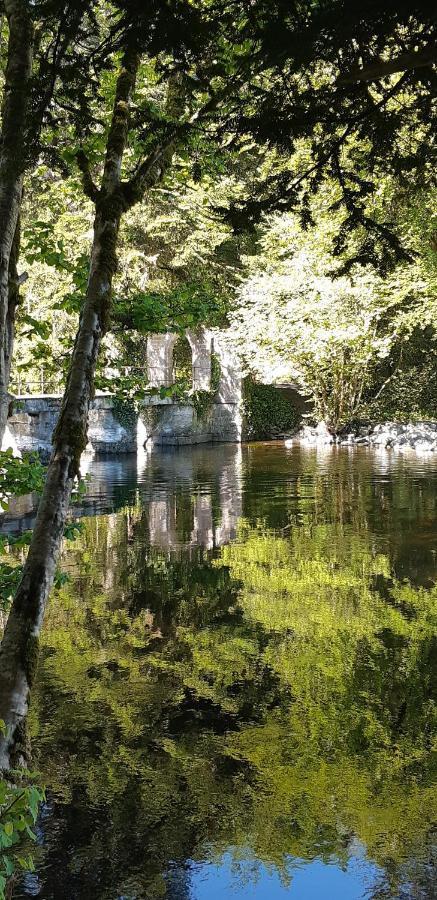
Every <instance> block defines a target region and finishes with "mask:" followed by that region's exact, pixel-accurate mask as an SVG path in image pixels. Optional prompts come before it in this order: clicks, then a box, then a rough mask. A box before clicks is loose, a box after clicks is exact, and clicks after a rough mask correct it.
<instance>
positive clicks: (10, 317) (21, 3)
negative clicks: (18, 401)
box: [0, 0, 33, 446]
mask: <svg viewBox="0 0 437 900" xmlns="http://www.w3.org/2000/svg"><path fill="white" fill-rule="evenodd" d="M4 6H5V11H6V16H7V19H8V24H9V40H8V59H7V65H6V74H5V84H4V89H3V108H2V132H1V143H0V446H1V441H2V440H3V434H4V430H5V426H6V421H7V416H8V408H9V375H10V368H11V359H12V349H13V335H14V323H15V306H16V291H15V289H14V288H13V287H12V290H10V269H11V259H10V258H11V251H12V248H13V244H14V236H15V235H16V234H17V225H18V219H19V215H20V207H21V198H22V193H23V175H24V170H25V167H26V150H25V145H26V137H25V132H26V107H27V97H28V92H29V81H30V75H31V71H32V52H33V24H32V18H31V15H30V9H29V5H28V3H27V2H26V0H5V3H4Z"/></svg>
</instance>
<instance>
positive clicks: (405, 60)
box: [337, 44, 437, 84]
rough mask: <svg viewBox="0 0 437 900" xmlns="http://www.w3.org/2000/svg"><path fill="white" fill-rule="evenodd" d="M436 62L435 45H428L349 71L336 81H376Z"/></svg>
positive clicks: (352, 82) (344, 82)
mask: <svg viewBox="0 0 437 900" xmlns="http://www.w3.org/2000/svg"><path fill="white" fill-rule="evenodd" d="M435 62H437V45H436V44H428V46H427V47H423V49H422V50H416V51H414V50H412V51H410V52H407V53H400V54H399V56H396V57H395V58H394V59H387V60H382V59H378V60H376V61H375V62H372V63H370V64H369V65H367V66H364V68H362V69H360V68H357V69H351V71H350V72H348V73H347V74H346V75H342V76H341V77H340V78H338V80H337V84H355V82H357V81H378V80H379V79H380V78H386V77H387V75H394V74H395V73H396V72H407V71H408V72H409V71H411V70H412V69H419V68H423V67H424V66H432V65H433V64H434V63H435Z"/></svg>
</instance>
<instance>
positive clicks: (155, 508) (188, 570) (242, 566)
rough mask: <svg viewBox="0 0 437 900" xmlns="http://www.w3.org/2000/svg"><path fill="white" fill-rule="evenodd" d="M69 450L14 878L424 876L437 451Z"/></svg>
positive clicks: (216, 890)
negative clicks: (83, 472) (68, 508)
mask: <svg viewBox="0 0 437 900" xmlns="http://www.w3.org/2000/svg"><path fill="white" fill-rule="evenodd" d="M89 474H90V483H89V490H88V494H87V497H86V498H85V499H83V500H81V501H80V505H79V507H78V508H77V510H76V513H77V515H78V517H80V520H81V522H82V531H81V533H80V534H79V535H78V537H77V539H76V540H75V541H74V542H72V543H71V542H70V543H69V545H68V546H66V548H65V551H64V556H63V564H62V565H63V570H64V571H65V573H67V574H68V576H69V578H68V581H67V583H66V584H64V585H63V587H62V588H60V589H59V590H58V591H57V592H56V593H55V594H54V595H53V597H52V600H51V603H50V607H49V610H48V614H47V619H46V623H45V626H44V632H43V637H42V652H41V660H40V666H39V673H38V680H37V685H36V689H35V691H34V695H33V701H32V708H31V715H30V732H31V739H32V746H33V751H34V756H35V760H36V764H37V765H38V767H39V769H40V771H41V772H42V775H43V777H44V779H45V781H46V783H47V786H48V790H47V803H46V805H45V806H44V809H43V811H42V815H41V818H40V822H39V826H38V850H37V870H36V873H35V874H33V875H30V876H28V877H27V878H26V879H25V882H24V883H23V884H22V885H21V887H20V889H19V892H18V895H17V896H20V897H22V898H24V897H41V898H46V900H61V898H62V900H73V898H74V900H76V898H78V900H79V898H80V900H88V898H89V900H103V898H104V900H116V898H118V900H122V898H123V900H140V898H141V900H142V898H147V900H149V898H150V900H154V898H167V900H206V898H208V900H214V898H234V900H243V898H251V900H261V898H262V900H288V898H291V900H316V898H317V900H319V898H320V900H364V898H369V900H370V898H371V900H393V898H397V900H404V898H411V900H412V898H420V900H422V898H423V900H430V898H433V897H437V892H436V888H435V881H436V878H435V876H436V867H435V861H436V852H435V851H436V832H435V825H436V819H437V816H436V809H437V796H436V779H435V771H436V767H435V757H433V752H432V751H433V742H434V741H435V708H436V707H435V702H436V681H437V679H436V669H437V653H436V649H437V641H436V605H437V587H436V583H437V555H436V549H437V526H436V506H437V494H436V486H437V460H436V459H434V457H433V456H432V455H431V456H429V457H418V456H413V455H412V456H409V457H407V456H401V455H400V454H398V455H395V454H393V453H392V454H390V453H388V452H385V451H384V452H381V453H375V452H371V451H369V450H365V449H362V450H358V449H353V450H348V449H346V448H345V449H337V450H336V449H327V450H323V451H316V450H304V449H301V448H295V449H293V450H286V449H285V448H284V447H283V445H279V444H259V445H250V446H247V447H243V448H239V447H235V446H229V445H223V446H216V447H201V448H190V449H181V450H176V451H171V452H154V453H152V454H151V455H150V456H147V457H143V458H141V459H140V460H139V461H137V460H136V459H135V458H134V457H132V458H129V459H127V458H121V459H117V460H111V459H107V460H95V461H94V462H93V463H91V465H90V472H89ZM12 513H13V511H12V512H11V515H10V518H11V516H12ZM20 515H21V518H20V516H18V517H16V519H15V528H16V529H20V528H21V527H25V526H27V525H28V524H29V520H30V519H31V518H32V510H31V509H30V508H29V509H24V510H22V511H21V514H20ZM9 524H10V525H13V524H14V523H13V522H12V521H10V523H9ZM434 746H435V745H434Z"/></svg>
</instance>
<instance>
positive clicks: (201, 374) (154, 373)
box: [9, 365, 211, 396]
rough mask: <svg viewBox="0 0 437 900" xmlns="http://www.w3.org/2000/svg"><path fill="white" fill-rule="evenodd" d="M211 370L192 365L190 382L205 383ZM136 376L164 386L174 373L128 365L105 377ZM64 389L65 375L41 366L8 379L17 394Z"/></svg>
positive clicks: (155, 368)
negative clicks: (27, 373)
mask: <svg viewBox="0 0 437 900" xmlns="http://www.w3.org/2000/svg"><path fill="white" fill-rule="evenodd" d="M210 376H211V371H210V368H209V367H208V366H192V383H193V384H194V385H196V384H199V383H202V384H207V383H208V380H209V379H210ZM132 377H134V378H137V379H138V381H141V382H142V386H144V387H147V386H150V387H154V386H157V387H164V386H167V387H168V386H170V385H171V384H173V383H175V381H176V380H177V379H176V375H175V373H174V372H173V373H172V374H171V376H170V375H168V374H167V373H166V371H165V368H164V367H163V366H159V365H156V366H150V365H148V366H147V367H146V366H129V367H127V366H126V367H123V368H121V369H118V370H116V371H113V372H107V373H106V374H105V378H106V379H108V380H110V379H112V378H113V379H114V381H116V380H117V379H119V378H120V379H123V378H132ZM64 389H65V377H63V376H61V375H59V376H56V375H54V374H53V373H52V372H50V373H49V372H46V371H45V370H44V369H43V368H42V369H41V370H40V373H39V375H38V376H37V377H35V374H34V373H32V375H31V376H29V377H27V376H26V375H25V374H22V373H19V372H17V373H14V374H13V376H12V377H11V381H10V387H9V390H10V393H11V394H15V395H18V396H38V395H40V394H62V393H63V392H64Z"/></svg>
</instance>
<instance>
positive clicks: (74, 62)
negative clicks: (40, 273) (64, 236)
mask: <svg viewBox="0 0 437 900" xmlns="http://www.w3.org/2000/svg"><path fill="white" fill-rule="evenodd" d="M4 8H5V13H6V19H7V26H8V34H7V60H6V68H5V74H4V84H3V104H2V117H1V118H2V123H1V137H0V443H1V441H2V439H3V434H4V429H5V426H6V420H7V416H8V409H9V400H10V398H9V378H10V370H11V361H12V353H13V344H14V332H15V317H16V309H17V305H18V302H19V285H20V281H21V279H20V278H19V276H18V272H17V265H18V257H19V252H20V215H21V206H22V198H23V186H24V177H25V173H26V171H28V170H29V168H31V167H32V165H35V161H36V159H37V158H38V156H39V154H40V153H41V149H42V147H41V132H42V131H43V129H44V126H45V125H46V124H47V122H48V121H50V122H51V123H52V124H54V123H55V122H56V120H57V112H59V105H58V104H60V105H61V106H62V105H63V104H64V103H67V105H68V104H69V101H71V98H72V97H73V98H74V96H75V92H77V93H78V96H79V97H80V98H81V99H80V102H79V104H78V105H79V108H80V110H81V112H82V116H83V117H85V115H86V103H85V97H86V96H87V93H88V89H89V83H90V80H89V79H87V77H86V69H87V66H86V64H85V55H86V54H85V53H84V52H83V50H82V51H79V47H81V42H82V40H84V44H85V46H87V41H89V34H90V32H92V30H93V14H92V4H90V3H89V2H87V0H72V2H67V3H65V2H62V0H61V2H57V0H41V2H38V3H30V2H28V0H5V3H4ZM90 9H91V14H90ZM82 46H83V45H82ZM79 53H80V57H78V54H79ZM94 62H95V64H97V60H94ZM60 79H61V81H62V88H61V89H60V91H59V90H58V89H59V82H60ZM55 92H58V97H57V103H56V104H55V106H53V99H54V94H55ZM73 103H75V100H74V99H73ZM46 150H47V152H48V153H49V155H50V152H51V151H50V150H49V149H48V148H46Z"/></svg>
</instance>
